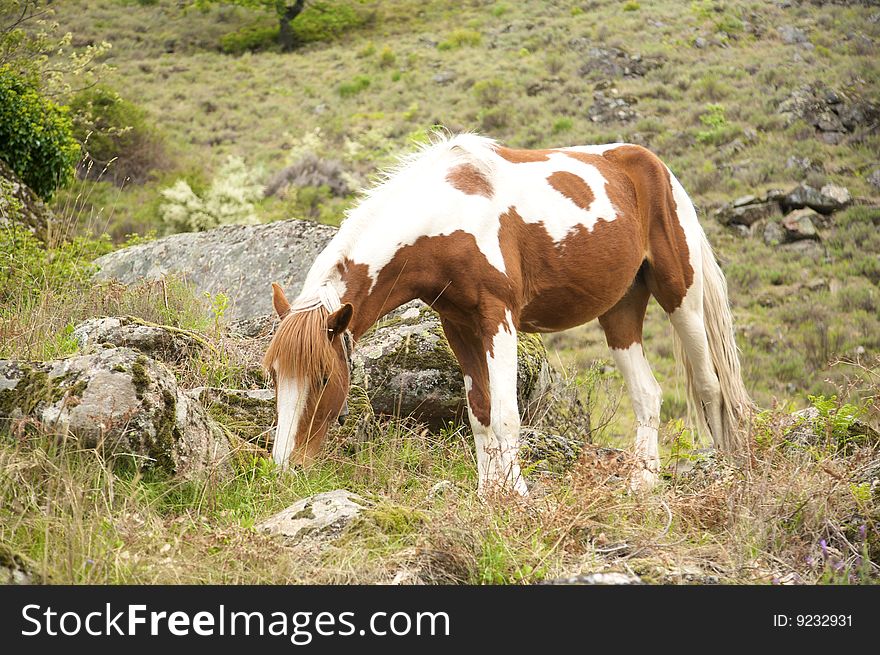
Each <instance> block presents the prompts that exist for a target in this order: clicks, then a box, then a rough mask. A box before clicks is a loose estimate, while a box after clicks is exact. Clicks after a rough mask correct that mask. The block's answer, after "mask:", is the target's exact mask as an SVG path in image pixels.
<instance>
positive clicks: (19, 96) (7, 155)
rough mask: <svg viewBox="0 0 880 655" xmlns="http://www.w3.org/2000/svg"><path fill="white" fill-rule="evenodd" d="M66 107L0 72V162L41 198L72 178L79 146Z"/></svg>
mask: <svg viewBox="0 0 880 655" xmlns="http://www.w3.org/2000/svg"><path fill="white" fill-rule="evenodd" d="M72 132H73V125H72V123H71V120H70V116H69V115H68V110H67V108H66V107H61V106H59V105H57V104H55V103H54V102H52V101H51V100H47V99H46V98H44V97H42V95H40V92H39V91H38V90H37V88H36V86H35V85H34V83H32V82H29V81H25V80H24V79H22V78H21V77H19V76H18V75H16V74H15V73H14V72H13V71H12V69H10V68H9V67H8V66H2V67H0V159H2V160H4V161H5V162H6V163H7V164H9V166H11V167H12V169H13V170H14V171H15V172H16V173H17V174H18V176H19V177H20V178H21V179H22V181H23V182H24V183H25V184H27V185H28V186H29V187H30V188H31V189H33V190H34V192H35V193H36V194H37V195H39V196H42V197H43V198H46V199H48V198H50V197H51V196H52V193H53V192H54V191H55V189H57V188H58V187H61V186H64V185H66V184H68V183H69V182H70V181H71V180H72V179H73V174H74V170H75V166H76V162H77V161H78V160H79V152H80V148H79V144H78V143H77V142H76V140H75V139H74V138H73V133H72Z"/></svg>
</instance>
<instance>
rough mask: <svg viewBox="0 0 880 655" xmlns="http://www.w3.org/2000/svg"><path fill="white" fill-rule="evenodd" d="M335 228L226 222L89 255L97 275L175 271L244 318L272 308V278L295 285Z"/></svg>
mask: <svg viewBox="0 0 880 655" xmlns="http://www.w3.org/2000/svg"><path fill="white" fill-rule="evenodd" d="M335 232H336V228H333V227H329V226H326V225H320V224H318V223H314V222H312V221H300V220H288V221H278V222H275V223H268V224H265V225H230V226H225V227H219V228H217V229H214V230H210V231H208V232H187V233H183V234H174V235H172V236H168V237H164V238H162V239H157V240H156V241H152V242H149V243H144V244H141V245H137V246H131V247H129V248H123V249H121V250H117V251H115V252H112V253H110V254H108V255H104V256H103V257H100V258H98V259H97V260H95V264H96V265H97V266H98V267H99V269H100V270H99V272H98V277H99V278H100V279H116V280H119V281H120V282H123V283H125V284H133V283H135V282H138V281H139V280H143V279H147V280H156V279H159V278H162V277H164V276H166V275H172V274H178V275H181V276H184V277H185V278H186V281H187V282H188V283H190V284H192V285H193V287H194V288H195V290H196V292H197V293H199V294H202V293H204V292H207V293H210V294H212V295H213V294H217V293H224V294H226V295H227V296H229V298H230V300H231V305H230V308H229V310H228V314H227V316H229V317H231V318H233V319H243V318H250V317H254V316H260V315H263V314H269V313H271V311H272V293H271V288H270V285H271V283H272V282H278V283H280V284H281V285H282V286H283V287H284V288H286V289H299V288H300V287H301V286H302V284H303V282H304V281H305V276H306V274H307V273H308V271H309V268H310V267H311V265H312V262H314V261H315V258H316V257H317V256H318V253H320V252H321V250H323V249H324V247H325V246H326V245H327V242H329V241H330V239H331V238H332V237H333V235H334V234H335Z"/></svg>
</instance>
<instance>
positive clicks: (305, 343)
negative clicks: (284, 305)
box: [263, 307, 337, 382]
mask: <svg viewBox="0 0 880 655" xmlns="http://www.w3.org/2000/svg"><path fill="white" fill-rule="evenodd" d="M336 357H337V355H336V352H335V350H334V347H333V343H332V342H331V341H330V339H328V338H327V310H326V309H324V308H323V307H318V308H317V309H310V310H308V311H304V312H294V313H291V314H288V315H287V316H286V317H285V318H284V319H283V320H282V321H281V325H279V326H278V329H277V330H276V331H275V335H274V336H273V337H272V341H271V343H270V344H269V348H268V349H267V350H266V354H265V355H264V356H263V366H264V367H265V368H266V369H268V370H274V371H275V375H276V376H277V377H278V378H282V377H285V378H286V377H294V378H295V379H298V380H308V381H311V382H314V381H315V380H320V379H321V378H323V377H326V376H327V375H329V374H330V373H331V372H332V371H333V368H334V363H335V361H336Z"/></svg>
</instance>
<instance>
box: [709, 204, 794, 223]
mask: <svg viewBox="0 0 880 655" xmlns="http://www.w3.org/2000/svg"><path fill="white" fill-rule="evenodd" d="M738 203H739V204H738ZM781 215H782V210H781V209H780V207H779V203H777V202H774V201H768V200H766V199H758V198H755V197H754V196H745V197H743V198H740V199H738V200H736V201H734V202H733V203H732V204H729V205H723V206H721V207H720V208H719V209H717V210H716V211H715V218H716V219H717V220H718V221H719V222H721V223H722V224H723V225H745V226H746V227H751V226H752V225H754V224H755V223H757V222H758V221H760V220H762V219H765V218H772V217H776V216H781Z"/></svg>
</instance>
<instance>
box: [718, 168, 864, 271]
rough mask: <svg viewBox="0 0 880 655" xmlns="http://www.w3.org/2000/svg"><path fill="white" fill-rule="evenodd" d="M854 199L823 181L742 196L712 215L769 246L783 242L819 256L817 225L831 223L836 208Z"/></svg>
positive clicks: (824, 226)
mask: <svg viewBox="0 0 880 655" xmlns="http://www.w3.org/2000/svg"><path fill="white" fill-rule="evenodd" d="M852 202H853V198H852V195H851V194H850V192H849V190H847V189H846V188H844V187H842V186H837V185H834V184H826V185H825V186H823V187H822V188H820V189H817V188H815V187H812V186H810V185H808V184H801V185H799V186H797V187H795V188H794V189H792V190H791V191H788V192H784V191H778V190H772V191H768V192H767V193H766V194H764V195H762V196H754V195H749V196H743V197H741V198H737V199H736V200H734V201H733V202H732V203H728V204H725V205H722V206H721V207H720V208H719V209H717V210H716V211H715V214H714V215H715V218H716V219H717V220H718V221H719V222H721V223H722V224H724V225H727V226H728V227H731V228H734V229H735V230H737V231H738V232H739V233H740V234H742V235H744V236H750V235H751V236H760V237H761V238H762V239H763V240H764V243H766V244H767V245H768V246H777V245H782V246H785V247H786V248H787V249H789V250H793V251H798V252H801V253H802V254H803V255H805V256H815V257H820V256H823V254H824V249H823V248H822V247H821V245H820V244H817V243H805V242H817V241H820V240H821V235H820V233H819V229H820V228H827V227H829V226H830V225H831V221H832V216H833V214H834V213H835V212H837V211H840V210H842V209H845V208H846V207H848V206H849V205H851V204H852Z"/></svg>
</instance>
